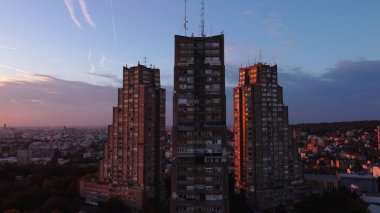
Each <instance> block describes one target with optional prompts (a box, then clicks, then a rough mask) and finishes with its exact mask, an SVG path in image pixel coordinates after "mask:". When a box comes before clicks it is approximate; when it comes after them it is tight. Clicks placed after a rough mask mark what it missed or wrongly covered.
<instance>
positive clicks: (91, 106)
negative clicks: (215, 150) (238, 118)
mask: <svg viewBox="0 0 380 213" xmlns="http://www.w3.org/2000/svg"><path fill="white" fill-rule="evenodd" d="M184 2H185V1H184V0H160V1H151V0H149V1H148V0H139V1H131V0H102V1H94V0H92V1H91V0H54V1H52V0H33V1H30V0H1V1H0V123H7V125H8V126H63V125H66V126H105V125H108V124H110V123H111V120H112V106H114V105H115V104H116V103H117V89H116V88H118V87H121V82H122V67H123V66H125V65H126V64H127V65H128V66H133V65H136V64H137V63H138V62H140V63H141V64H144V63H145V60H144V58H145V57H146V58H147V59H146V64H147V65H150V64H152V65H154V66H156V67H158V68H160V69H161V84H162V85H163V86H164V87H165V88H166V89H167V113H166V125H167V126H168V127H170V126H171V123H172V112H171V110H172V106H171V105H172V103H171V100H172V97H171V96H172V93H173V89H172V86H173V66H174V35H175V34H179V35H184V34H185V31H184V28H183V24H184V14H185V4H184ZM200 7H201V5H200V0H188V1H187V15H188V28H189V29H188V31H187V34H188V35H190V34H191V33H194V35H196V36H198V35H199V34H200V29H199V25H200V13H201V12H200V11H201V10H200ZM379 9H380V1H374V0H362V1H357V0H335V1H330V0H318V1H305V0H286V1H280V0H249V1H248V0H235V1H227V0H205V32H206V34H207V35H216V34H220V33H221V32H223V33H224V36H225V65H226V95H227V124H228V126H232V125H233V119H232V111H233V106H232V88H233V87H234V86H236V85H237V79H238V68H239V67H240V66H241V65H243V66H245V65H252V64H253V63H254V62H255V61H258V60H260V59H261V61H263V62H267V63H269V64H274V63H276V64H277V65H278V70H279V83H280V85H281V86H283V87H284V97H285V104H286V105H287V106H288V107H289V119H290V122H291V123H310V122H332V121H350V120H375V119H376V120H378V119H380V95H379V91H380V83H379V80H380V39H378V38H380V13H379V12H378V11H379ZM260 52H261V57H260Z"/></svg>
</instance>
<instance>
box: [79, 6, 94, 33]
mask: <svg viewBox="0 0 380 213" xmlns="http://www.w3.org/2000/svg"><path fill="white" fill-rule="evenodd" d="M79 5H80V9H81V10H82V14H83V16H84V18H85V20H86V22H87V24H89V25H90V26H91V27H92V28H96V25H95V23H94V22H93V21H92V18H91V16H90V13H89V12H88V9H87V5H86V2H85V1H84V0H79Z"/></svg>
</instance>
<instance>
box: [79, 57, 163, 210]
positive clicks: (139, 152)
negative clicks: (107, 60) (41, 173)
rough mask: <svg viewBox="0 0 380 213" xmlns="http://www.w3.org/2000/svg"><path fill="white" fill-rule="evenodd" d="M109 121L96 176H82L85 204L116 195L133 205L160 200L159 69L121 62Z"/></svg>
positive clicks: (160, 127)
mask: <svg viewBox="0 0 380 213" xmlns="http://www.w3.org/2000/svg"><path fill="white" fill-rule="evenodd" d="M118 96H119V97H118V105H117V106H116V107H114V108H113V121H112V124H111V125H109V126H108V142H107V143H106V144H105V146H104V160H102V161H101V163H100V172H99V177H98V179H97V180H83V181H81V184H80V192H81V195H82V196H83V197H85V199H86V201H87V202H88V203H97V202H98V201H105V200H108V199H109V198H111V197H116V198H120V199H121V200H123V201H124V202H125V204H127V205H128V206H130V207H131V208H133V209H135V210H137V211H138V210H140V209H142V206H143V205H144V203H146V202H147V201H149V203H150V204H151V203H152V202H157V203H158V202H160V201H162V199H164V197H163V196H164V191H163V189H164V187H163V186H164V185H163V169H164V168H163V165H162V164H163V158H162V157H163V153H162V151H161V150H160V144H161V143H162V141H161V140H162V139H161V138H163V136H164V131H165V89H162V88H161V86H160V70H159V69H156V68H148V67H146V66H144V65H140V64H139V65H137V66H135V67H130V68H128V67H124V69H123V88H120V89H119V90H118Z"/></svg>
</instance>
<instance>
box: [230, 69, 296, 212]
mask: <svg viewBox="0 0 380 213" xmlns="http://www.w3.org/2000/svg"><path fill="white" fill-rule="evenodd" d="M282 92H283V91H282V87H281V86H279V85H278V83H277V66H269V65H266V64H262V63H258V64H255V65H254V66H250V67H245V68H240V70H239V85H238V86H237V87H235V88H234V137H235V138H234V141H235V180H236V188H237V189H238V190H243V191H245V192H246V198H247V201H248V203H249V204H250V206H251V207H252V208H254V209H266V208H273V207H275V206H277V205H279V204H281V203H286V202H288V201H290V200H291V199H294V197H293V193H292V191H293V185H292V182H293V183H294V181H296V180H298V179H299V177H300V172H299V171H300V170H299V163H298V156H297V154H296V148H295V144H294V143H293V142H292V140H291V137H292V135H291V130H290V129H289V123H288V108H287V106H285V105H284V104H283V93H282Z"/></svg>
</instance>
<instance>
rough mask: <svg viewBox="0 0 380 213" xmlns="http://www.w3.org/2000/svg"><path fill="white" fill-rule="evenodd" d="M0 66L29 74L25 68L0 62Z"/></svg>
mask: <svg viewBox="0 0 380 213" xmlns="http://www.w3.org/2000/svg"><path fill="white" fill-rule="evenodd" d="M0 68H3V69H8V70H13V71H16V72H20V73H23V74H29V72H28V71H25V70H23V69H20V68H17V67H13V66H8V65H4V64H0Z"/></svg>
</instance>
